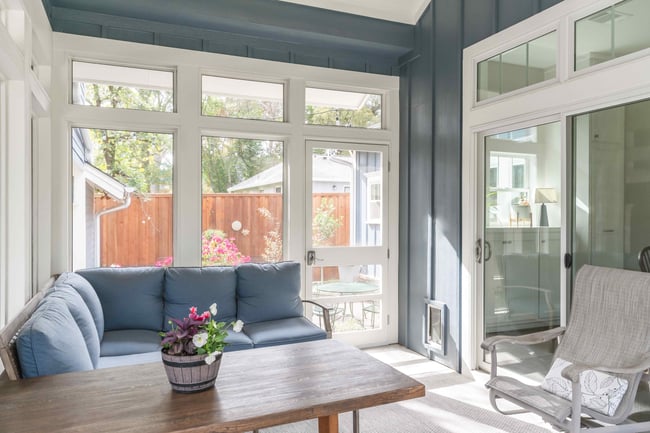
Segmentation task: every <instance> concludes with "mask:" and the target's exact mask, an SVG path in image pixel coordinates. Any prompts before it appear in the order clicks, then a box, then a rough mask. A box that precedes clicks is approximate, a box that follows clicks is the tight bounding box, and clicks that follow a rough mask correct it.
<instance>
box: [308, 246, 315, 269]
mask: <svg viewBox="0 0 650 433" xmlns="http://www.w3.org/2000/svg"><path fill="white" fill-rule="evenodd" d="M314 263H316V251H314V250H309V251H307V266H313V265H314Z"/></svg>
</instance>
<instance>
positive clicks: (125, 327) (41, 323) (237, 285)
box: [3, 262, 331, 378]
mask: <svg viewBox="0 0 650 433" xmlns="http://www.w3.org/2000/svg"><path fill="white" fill-rule="evenodd" d="M213 302H216V303H217V306H218V314H217V317H216V320H217V321H224V322H232V321H235V320H242V321H243V322H244V324H245V325H244V328H243V331H242V332H240V333H236V332H233V331H232V330H229V333H228V337H227V338H226V342H227V343H228V345H227V346H226V349H225V350H226V351H231V350H243V349H252V348H255V347H265V346H274V345H279V344H288V343H297V342H303V341H312V340H319V339H325V338H328V337H330V336H331V327H330V325H329V323H328V321H327V320H326V322H325V323H326V324H325V328H326V329H325V330H323V329H321V328H320V327H318V326H316V325H315V324H313V323H312V322H311V321H310V320H308V319H307V318H305V317H304V315H303V312H304V311H303V302H309V301H302V300H301V299H300V264H299V263H296V262H281V263H273V264H251V263H247V264H242V265H239V266H237V267H169V268H157V267H134V268H94V269H84V270H79V271H76V272H66V273H64V274H61V275H60V276H59V277H58V278H57V279H56V281H55V282H54V283H53V284H52V286H51V287H49V288H48V289H47V290H46V291H45V293H44V294H43V295H42V299H40V300H39V301H38V303H37V305H36V306H35V307H36V308H35V310H34V311H33V313H31V314H30V315H29V318H28V319H27V320H26V322H25V323H24V324H23V325H22V326H21V327H20V331H19V332H18V335H17V337H16V338H15V351H16V354H17V358H18V363H19V366H18V367H19V375H20V377H34V376H43V375H49V374H57V373H65V372H69V371H83V370H92V369H96V368H105V367H113V366H121V365H129V364H137V363H142V362H152V361H160V340H161V337H160V335H159V333H160V331H161V330H168V329H169V327H170V324H169V318H172V317H173V318H182V317H186V316H187V314H188V312H189V307H191V306H196V307H197V309H198V310H199V312H201V311H205V310H207V309H208V307H209V306H210V305H211V304H212V303H213ZM323 311H324V312H325V313H326V312H327V310H326V309H323ZM3 361H4V358H3ZM7 370H9V369H7ZM10 378H11V374H10Z"/></svg>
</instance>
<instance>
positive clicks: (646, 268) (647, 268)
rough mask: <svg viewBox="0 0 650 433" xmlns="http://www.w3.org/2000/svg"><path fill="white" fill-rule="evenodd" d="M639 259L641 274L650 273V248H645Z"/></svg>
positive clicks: (640, 252)
mask: <svg viewBox="0 0 650 433" xmlns="http://www.w3.org/2000/svg"><path fill="white" fill-rule="evenodd" d="M637 259H638V261H639V268H640V269H641V272H650V246H648V247H643V248H642V249H641V251H639V257H638V258H637Z"/></svg>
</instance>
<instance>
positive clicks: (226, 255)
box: [201, 229, 251, 266]
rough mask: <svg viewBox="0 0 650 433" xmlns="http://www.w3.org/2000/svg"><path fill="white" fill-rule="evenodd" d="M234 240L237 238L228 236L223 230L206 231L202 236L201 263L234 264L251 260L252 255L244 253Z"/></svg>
mask: <svg viewBox="0 0 650 433" xmlns="http://www.w3.org/2000/svg"><path fill="white" fill-rule="evenodd" d="M234 241H235V238H227V237H226V234H225V233H224V232H222V231H221V230H214V229H209V230H206V231H204V232H203V235H202V236H201V264H202V265H203V266H210V265H225V266H234V265H239V264H240V263H248V262H250V261H251V258H250V256H245V255H243V254H242V253H241V252H240V251H239V248H237V245H235V242H234Z"/></svg>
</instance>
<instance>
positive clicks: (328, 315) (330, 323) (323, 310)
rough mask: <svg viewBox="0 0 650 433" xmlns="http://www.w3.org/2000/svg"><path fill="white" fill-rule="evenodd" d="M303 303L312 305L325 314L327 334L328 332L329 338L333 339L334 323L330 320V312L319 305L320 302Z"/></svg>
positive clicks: (306, 301)
mask: <svg viewBox="0 0 650 433" xmlns="http://www.w3.org/2000/svg"><path fill="white" fill-rule="evenodd" d="M302 302H304V303H306V304H312V305H315V306H317V307H319V308H320V309H321V311H322V312H323V325H324V327H325V332H327V338H332V322H331V320H330V310H329V308H327V307H326V306H324V305H321V304H319V303H318V302H314V301H308V300H305V299H303V300H302Z"/></svg>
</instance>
